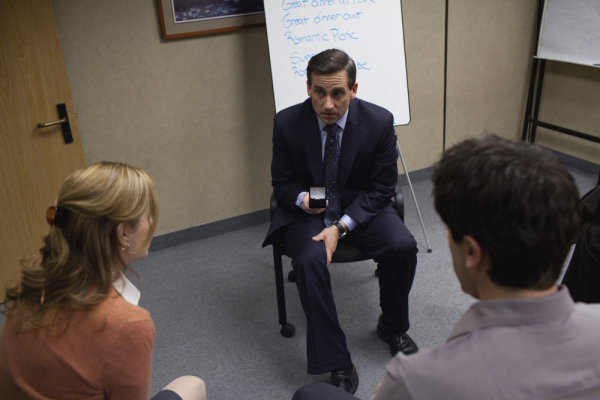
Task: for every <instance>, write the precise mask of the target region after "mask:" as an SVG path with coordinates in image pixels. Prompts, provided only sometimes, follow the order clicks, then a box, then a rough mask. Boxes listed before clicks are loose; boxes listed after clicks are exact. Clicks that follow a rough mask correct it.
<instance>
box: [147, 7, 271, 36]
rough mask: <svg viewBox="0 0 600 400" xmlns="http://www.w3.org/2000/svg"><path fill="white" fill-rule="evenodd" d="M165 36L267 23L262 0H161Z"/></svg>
mask: <svg viewBox="0 0 600 400" xmlns="http://www.w3.org/2000/svg"><path fill="white" fill-rule="evenodd" d="M157 3H158V14H159V17H160V25H161V30H162V36H163V38H164V39H175V38H181V37H187V36H196V35H204V34H209V33H217V32H225V31H232V30H237V29H242V28H249V27H253V26H260V25H264V24H265V13H264V6H263V1H262V0H157Z"/></svg>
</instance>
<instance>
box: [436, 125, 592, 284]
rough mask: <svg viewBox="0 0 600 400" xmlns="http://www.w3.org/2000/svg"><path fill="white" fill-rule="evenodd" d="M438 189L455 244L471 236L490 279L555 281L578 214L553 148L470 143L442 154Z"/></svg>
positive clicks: (489, 140) (571, 185) (498, 141)
mask: <svg viewBox="0 0 600 400" xmlns="http://www.w3.org/2000/svg"><path fill="white" fill-rule="evenodd" d="M433 184H434V187H433V195H434V203H435V208H436V210H437V212H438V213H439V215H440V217H441V218H442V220H443V221H444V223H445V224H446V225H447V226H448V229H449V230H450V233H451V234H452V238H453V240H454V241H456V242H460V241H461V240H462V239H463V236H464V235H470V236H472V237H473V238H474V239H475V240H476V241H477V242H478V243H479V244H480V245H481V246H482V248H483V250H484V251H486V252H487V254H488V255H489V258H490V264H491V265H490V268H489V270H488V273H489V276H490V278H491V279H492V281H493V282H495V283H496V284H498V285H502V286H509V287H514V288H531V289H547V288H549V287H551V286H552V285H554V284H556V281H557V280H558V278H559V275H560V271H561V269H562V266H563V262H564V260H565V258H566V256H567V254H568V252H569V249H570V246H571V244H572V243H573V240H574V238H575V236H576V234H577V232H578V229H579V224H580V219H581V210H580V206H579V192H578V190H577V186H576V185H575V182H574V181H573V177H572V176H571V175H570V174H569V173H568V172H567V171H566V169H565V168H564V167H563V166H562V165H561V164H560V163H559V162H558V160H557V159H556V158H555V157H554V156H553V155H552V154H551V153H550V152H549V151H547V150H544V149H542V148H541V147H539V146H536V145H533V144H526V143H519V142H511V141H508V140H506V139H502V138H500V137H498V136H493V135H492V136H487V137H485V138H483V139H468V140H465V141H463V142H461V143H459V144H457V145H455V146H453V147H452V148H450V149H448V150H447V151H446V152H445V153H444V154H443V156H442V158H441V160H440V161H439V162H438V164H437V165H436V168H435V171H434V173H433Z"/></svg>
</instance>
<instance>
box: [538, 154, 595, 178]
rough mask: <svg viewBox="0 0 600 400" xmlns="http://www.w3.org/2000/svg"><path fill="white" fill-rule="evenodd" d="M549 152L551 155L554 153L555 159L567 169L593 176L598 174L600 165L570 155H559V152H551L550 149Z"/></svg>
mask: <svg viewBox="0 0 600 400" xmlns="http://www.w3.org/2000/svg"><path fill="white" fill-rule="evenodd" d="M550 150H551V151H552V153H554V155H556V157H557V158H558V159H559V161H560V162H561V163H562V164H563V165H565V166H567V167H570V168H575V169H578V170H580V171H582V172H585V173H588V174H593V175H598V174H600V164H596V163H594V162H591V161H587V160H583V159H581V158H577V157H575V156H572V155H570V154H565V153H561V152H560V151H556V150H552V149H550Z"/></svg>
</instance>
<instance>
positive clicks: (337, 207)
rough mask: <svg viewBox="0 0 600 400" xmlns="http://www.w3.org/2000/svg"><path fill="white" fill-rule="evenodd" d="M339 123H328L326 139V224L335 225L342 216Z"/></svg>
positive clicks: (324, 158) (324, 162) (324, 160)
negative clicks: (339, 183) (339, 176)
mask: <svg viewBox="0 0 600 400" xmlns="http://www.w3.org/2000/svg"><path fill="white" fill-rule="evenodd" d="M336 128H337V125H336V124H333V125H326V126H325V132H327V139H325V156H324V157H323V165H324V166H325V187H326V195H327V200H328V203H327V208H326V209H325V216H324V218H323V219H324V221H325V226H331V225H333V224H334V223H335V222H336V221H337V220H338V219H339V218H340V216H341V211H342V204H341V193H340V187H339V186H338V160H339V158H340V145H339V143H338V140H337V136H336Z"/></svg>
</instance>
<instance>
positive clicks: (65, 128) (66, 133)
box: [38, 103, 73, 144]
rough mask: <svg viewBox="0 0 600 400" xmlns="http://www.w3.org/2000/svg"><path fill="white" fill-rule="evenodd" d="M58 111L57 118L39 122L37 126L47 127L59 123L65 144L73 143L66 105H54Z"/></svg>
mask: <svg viewBox="0 0 600 400" xmlns="http://www.w3.org/2000/svg"><path fill="white" fill-rule="evenodd" d="M56 110H57V111H58V118H59V119H58V120H57V121H52V122H40V123H39V124H38V128H47V127H49V126H55V125H60V128H61V130H62V134H63V139H64V140H65V144H69V143H73V134H72V133H71V124H70V123H69V115H68V114H67V106H66V105H65V103H60V104H57V105H56Z"/></svg>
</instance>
